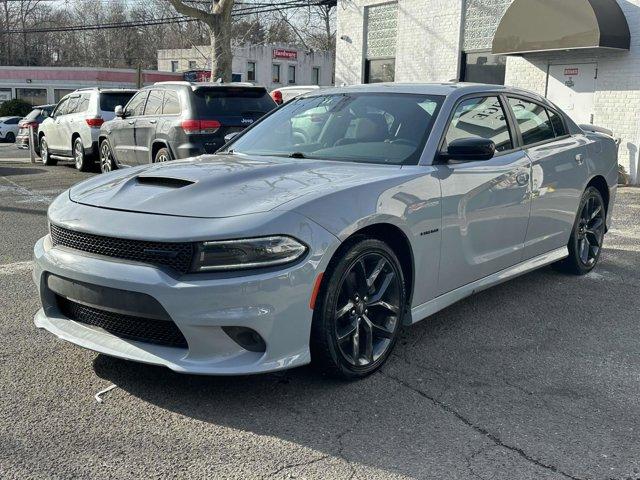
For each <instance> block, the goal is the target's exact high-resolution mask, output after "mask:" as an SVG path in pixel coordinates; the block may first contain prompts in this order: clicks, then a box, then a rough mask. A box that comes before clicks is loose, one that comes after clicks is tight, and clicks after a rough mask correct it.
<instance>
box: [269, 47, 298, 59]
mask: <svg viewBox="0 0 640 480" xmlns="http://www.w3.org/2000/svg"><path fill="white" fill-rule="evenodd" d="M273 58H279V59H282V60H297V59H298V52H296V51H295V50H285V49H283V48H274V49H273Z"/></svg>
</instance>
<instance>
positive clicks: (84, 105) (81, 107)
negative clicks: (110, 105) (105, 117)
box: [76, 94, 89, 113]
mask: <svg viewBox="0 0 640 480" xmlns="http://www.w3.org/2000/svg"><path fill="white" fill-rule="evenodd" d="M88 108H89V95H87V94H84V95H80V98H79V99H78V106H77V107H76V113H82V112H86V111H87V109H88Z"/></svg>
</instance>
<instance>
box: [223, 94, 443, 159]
mask: <svg viewBox="0 0 640 480" xmlns="http://www.w3.org/2000/svg"><path fill="white" fill-rule="evenodd" d="M442 99H443V97H440V96H433V95H415V94H400V93H342V94H328V95H319V96H312V97H307V98H299V99H297V100H293V101H292V102H291V103H288V104H286V105H285V106H283V107H282V108H280V109H279V110H278V111H276V112H274V113H273V114H272V115H270V116H269V117H267V118H265V119H264V120H263V121H261V122H260V123H259V124H258V125H256V126H255V127H254V128H252V129H250V130H248V131H247V133H246V134H244V135H242V136H241V137H239V138H238V139H237V140H236V141H235V142H233V143H232V144H231V145H230V147H229V148H230V149H231V150H232V151H233V152H234V153H242V154H250V155H275V156H293V157H298V158H314V159H326V160H341V161H352V162H368V163H388V164H395V165H401V164H417V163H418V160H419V157H420V154H421V152H422V148H423V147H424V144H425V143H426V141H427V138H428V136H429V133H430V132H431V127H432V125H433V121H434V120H435V117H436V116H437V114H438V110H439V108H440V105H441V103H442Z"/></svg>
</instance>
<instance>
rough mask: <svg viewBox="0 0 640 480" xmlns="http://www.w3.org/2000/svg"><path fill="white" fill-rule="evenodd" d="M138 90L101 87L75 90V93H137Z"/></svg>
mask: <svg viewBox="0 0 640 480" xmlns="http://www.w3.org/2000/svg"><path fill="white" fill-rule="evenodd" d="M137 91H138V89H137V88H101V87H87V88H78V89H76V90H74V91H73V92H71V93H72V94H73V93H79V92H100V93H112V92H117V93H120V92H127V93H128V92H134V93H135V92H137Z"/></svg>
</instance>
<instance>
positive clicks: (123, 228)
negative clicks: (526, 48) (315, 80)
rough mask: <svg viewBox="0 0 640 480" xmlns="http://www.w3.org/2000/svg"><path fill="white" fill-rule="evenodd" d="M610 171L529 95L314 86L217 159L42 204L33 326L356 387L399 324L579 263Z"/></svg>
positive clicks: (599, 232) (610, 150)
mask: <svg viewBox="0 0 640 480" xmlns="http://www.w3.org/2000/svg"><path fill="white" fill-rule="evenodd" d="M616 179H617V166H616V145H615V142H614V141H613V140H612V139H611V138H610V137H609V136H607V135H603V134H600V133H594V132H590V133H586V132H585V131H583V130H581V129H580V128H579V127H578V126H577V125H576V124H575V123H574V122H573V121H571V119H569V118H568V117H567V116H566V115H565V114H564V113H562V112H561V111H560V110H559V109H558V108H556V107H555V106H554V105H552V104H551V103H549V102H548V101H547V100H545V99H544V98H542V97H540V96H537V95H535V94H532V93H529V92H525V91H522V90H516V89H511V88H505V87H500V86H488V85H465V84H437V85H418V84H411V85H403V84H387V85H385V84H378V85H367V86H355V87H347V88H337V89H331V90H323V91H320V92H315V93H311V94H308V95H305V96H303V97H300V98H298V99H296V100H293V101H292V102H290V103H288V104H287V105H285V106H283V107H282V108H280V109H277V110H275V111H274V112H272V113H271V114H269V115H267V116H265V117H263V119H261V120H260V121H258V122H256V123H255V124H254V125H253V126H252V127H250V128H248V129H247V130H245V131H244V132H242V133H241V134H240V135H238V136H237V137H235V138H234V139H233V140H232V141H231V142H230V143H228V144H227V145H226V146H225V147H224V148H223V150H222V151H220V152H218V153H217V154H215V155H206V156H201V157H197V158H194V159H189V160H181V161H175V162H171V163H167V164H155V165H148V166H143V167H135V168H130V169H125V170H120V171H115V172H112V173H110V174H107V175H102V176H100V177H95V178H92V179H90V180H87V181H84V182H82V183H80V184H78V185H76V186H74V187H72V188H71V189H70V190H69V191H68V192H65V193H64V194H62V195H61V196H59V197H58V198H57V199H56V200H55V201H54V202H53V204H52V205H51V207H50V208H49V222H50V234H48V235H46V236H45V237H44V238H42V239H41V240H39V241H38V243H37V244H36V245H35V249H34V255H35V271H34V280H35V283H36V285H37V286H38V289H39V292H40V297H41V300H42V309H41V310H39V311H38V312H37V314H36V316H35V324H36V325H37V326H38V327H40V328H44V329H47V330H49V331H50V332H52V333H53V334H55V335H57V336H58V337H60V338H62V339H64V340H68V341H70V342H73V343H75V344H78V345H80V346H83V347H86V348H90V349H93V350H96V351H98V352H102V353H105V354H108V355H113V356H116V357H121V358H125V359H130V360H135V361H140V362H146V363H151V364H157V365H164V366H167V367H169V368H170V369H172V370H175V371H178V372H189V373H204V374H220V375H228V374H247V373H258V372H267V371H273V370H279V369H286V368H291V367H296V366H299V365H304V364H307V363H309V362H311V363H313V364H314V365H315V366H316V367H318V368H319V369H321V370H322V371H324V372H328V373H331V374H334V375H338V376H342V377H347V378H358V377H363V376H365V375H367V374H370V373H371V372H373V371H375V370H376V369H377V368H378V367H380V365H382V363H383V362H384V361H385V360H386V359H387V358H388V356H389V354H390V352H391V351H392V349H393V347H394V344H395V343H396V340H397V338H398V335H399V332H400V329H401V328H403V327H407V326H409V325H411V324H413V323H415V322H418V321H420V320H423V319H425V318H427V317H429V316H430V315H432V314H433V313H435V312H437V311H439V310H441V309H443V308H445V307H447V306H448V305H451V304H452V303H454V302H456V301H458V300H460V299H462V298H464V297H466V296H468V295H471V294H473V293H475V292H478V291H480V290H482V289H485V288H487V287H490V286H492V285H495V284H497V283H500V282H503V281H505V280H508V279H511V278H513V277H516V276H518V275H521V274H523V273H526V272H529V271H531V270H534V269H536V268H540V267H542V266H545V265H549V264H553V265H555V266H557V267H558V268H559V269H561V270H563V271H565V272H569V273H572V274H578V275H580V274H585V273H587V272H589V271H591V270H592V269H593V268H594V267H595V265H596V264H597V262H598V258H599V256H600V252H601V248H602V242H603V237H604V234H605V232H606V229H607V225H608V222H609V220H610V218H611V210H612V207H613V204H614V199H615V194H616ZM496 334H497V335H499V332H496Z"/></svg>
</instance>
